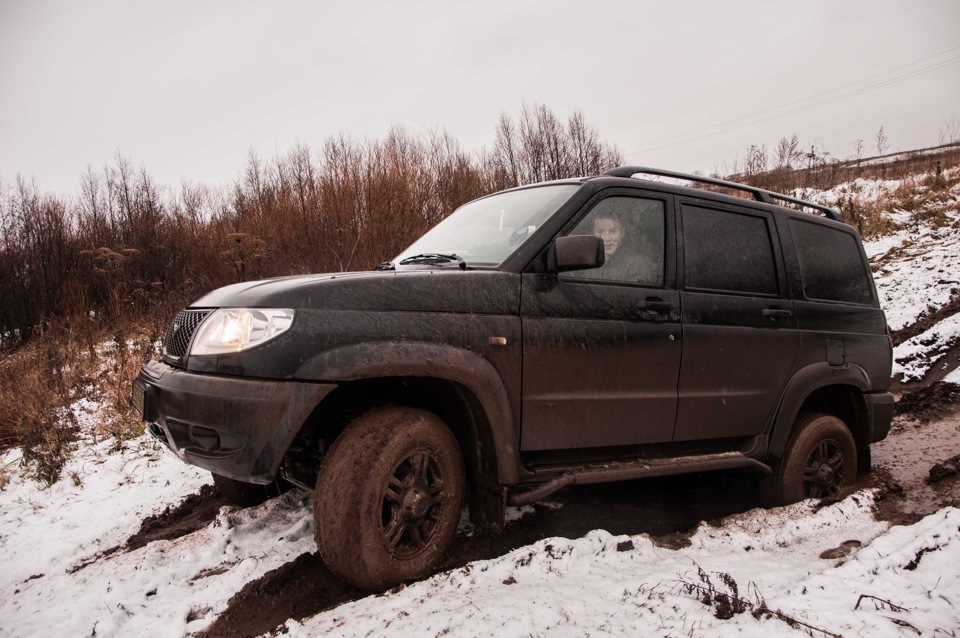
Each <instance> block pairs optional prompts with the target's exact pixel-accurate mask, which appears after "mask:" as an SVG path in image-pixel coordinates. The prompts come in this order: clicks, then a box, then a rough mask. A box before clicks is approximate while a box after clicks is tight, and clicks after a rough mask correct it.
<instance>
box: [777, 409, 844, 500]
mask: <svg viewBox="0 0 960 638" xmlns="http://www.w3.org/2000/svg"><path fill="white" fill-rule="evenodd" d="M856 479H857V446H856V443H855V442H854V440H853V435H852V434H850V430H849V429H848V428H847V426H846V425H845V424H844V422H843V421H841V420H840V419H838V418H837V417H835V416H831V415H829V414H805V415H801V416H800V417H799V418H798V419H797V422H796V424H795V425H794V431H793V435H792V436H791V439H790V443H789V444H788V446H787V450H786V453H785V454H784V456H783V458H782V459H780V461H779V463H777V464H776V466H775V467H774V472H773V475H772V476H770V477H767V479H766V481H767V484H766V485H765V490H764V491H765V496H766V500H768V501H769V502H771V504H773V505H786V504H789V503H796V502H797V501H802V500H803V499H806V498H838V497H839V496H840V495H841V494H842V493H843V492H844V491H845V490H847V489H849V488H851V487H853V484H854V482H855V481H856Z"/></svg>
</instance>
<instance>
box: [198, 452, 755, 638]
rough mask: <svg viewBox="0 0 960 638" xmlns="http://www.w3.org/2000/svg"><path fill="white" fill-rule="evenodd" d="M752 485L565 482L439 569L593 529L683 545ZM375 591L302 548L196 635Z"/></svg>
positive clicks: (278, 619)
mask: <svg viewBox="0 0 960 638" xmlns="http://www.w3.org/2000/svg"><path fill="white" fill-rule="evenodd" d="M755 485H756V484H755V479H754V477H753V476H752V475H751V474H750V473H749V472H747V471H745V470H731V471H724V472H714V473H711V474H692V475H686V476H674V477H662V478H651V479H645V480H640V481H628V482H623V483H609V484H599V485H586V486H579V487H569V488H565V489H564V490H561V491H560V492H558V493H557V494H556V495H554V496H553V497H551V498H550V499H548V500H547V501H545V502H542V503H539V504H537V505H535V506H528V507H526V508H524V510H523V511H524V515H523V516H522V517H521V518H519V520H515V521H513V522H511V523H508V525H507V528H506V530H505V531H504V532H503V533H502V534H499V535H493V534H482V533H479V532H473V533H472V534H470V535H467V534H466V533H461V534H459V535H458V536H457V538H456V539H455V540H454V544H453V546H452V547H451V549H450V552H449V554H448V556H447V558H446V560H445V561H444V562H443V564H442V565H441V566H440V567H439V568H438V569H437V572H438V573H439V572H442V571H447V570H451V569H456V568H458V567H462V566H464V565H466V564H467V563H470V562H473V561H476V560H484V559H490V558H496V557H499V556H503V555H504V554H507V553H509V552H510V551H512V550H514V549H517V548H519V547H523V546H525V545H529V544H531V543H533V542H536V541H538V540H540V539H543V538H547V537H551V536H562V537H565V538H579V537H581V536H583V535H585V534H586V533H588V532H590V531H592V530H594V529H598V528H602V529H605V530H607V531H609V532H610V533H611V534H632V535H634V534H641V533H647V534H650V535H652V536H654V537H655V538H656V539H657V542H658V544H661V545H664V546H667V547H677V546H682V545H684V544H685V543H686V538H687V537H689V535H690V534H692V533H693V531H694V530H695V529H696V528H697V526H698V525H699V524H700V523H701V522H710V521H712V520H717V519H720V518H723V517H725V516H729V515H731V514H735V513H738V512H743V511H746V510H748V509H751V508H752V507H755V506H756V504H757V502H758V496H757V490H756V489H755ZM678 504H680V505H681V506H678ZM376 593H378V592H370V591H363V590H360V589H357V588H354V587H351V586H349V585H347V584H345V583H344V582H343V581H341V580H339V579H338V578H336V577H335V576H334V575H333V574H331V573H330V571H329V570H328V569H327V568H326V567H325V566H324V565H323V561H322V560H321V559H320V556H319V554H318V553H317V552H314V553H310V554H302V555H300V556H299V557H297V558H296V559H295V560H293V561H291V562H289V563H287V564H285V565H283V566H282V567H280V568H278V569H275V570H273V571H271V572H268V573H267V574H264V575H263V576H262V577H260V578H258V579H256V580H254V581H251V582H249V583H247V584H246V585H245V586H244V587H243V588H242V589H241V590H240V591H238V592H237V593H236V594H235V595H234V596H233V597H232V598H231V599H230V601H229V602H228V604H227V609H226V610H225V611H224V612H223V613H221V614H220V615H219V616H218V617H217V619H216V620H215V621H214V622H213V624H211V625H210V626H209V627H208V628H207V629H206V630H205V631H203V632H201V633H200V634H199V636H201V637H202V638H228V637H236V636H259V635H262V634H264V633H268V632H271V631H273V630H274V629H276V628H277V627H278V626H280V625H282V624H283V623H284V622H286V621H287V620H288V619H293V620H301V619H303V618H307V617H310V616H313V615H316V614H318V613H320V612H321V611H324V610H326V609H330V608H333V607H336V606H338V605H342V604H344V603H347V602H350V601H353V600H358V599H360V598H363V597H365V596H368V595H371V594H376Z"/></svg>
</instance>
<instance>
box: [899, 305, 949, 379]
mask: <svg viewBox="0 0 960 638" xmlns="http://www.w3.org/2000/svg"><path fill="white" fill-rule="evenodd" d="M958 341H960V314H956V315H953V316H952V317H947V318H946V319H944V320H943V321H941V322H940V323H938V324H937V325H935V326H933V327H932V328H930V329H929V330H927V331H926V332H923V333H921V334H919V335H917V336H916V337H912V338H910V339H907V340H906V341H904V342H903V343H901V344H900V345H899V346H897V347H896V348H894V350H893V376H894V377H901V378H902V380H903V381H919V380H920V379H922V378H923V377H924V375H926V373H927V371H928V370H929V369H930V367H931V365H932V364H935V363H936V362H937V360H938V359H939V358H940V357H942V356H943V355H945V354H946V353H947V351H949V350H950V348H951V347H952V346H953V345H954V344H956V343H957V342H958ZM954 372H956V371H954Z"/></svg>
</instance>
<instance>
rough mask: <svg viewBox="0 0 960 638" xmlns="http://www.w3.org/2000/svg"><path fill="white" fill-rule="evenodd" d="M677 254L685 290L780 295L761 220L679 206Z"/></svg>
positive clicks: (754, 216) (726, 212) (768, 244)
mask: <svg viewBox="0 0 960 638" xmlns="http://www.w3.org/2000/svg"><path fill="white" fill-rule="evenodd" d="M683 251H684V277H685V279H684V286H685V287H686V288H687V289H700V290H716V291H722V292H738V293H745V294H755V295H778V294H779V293H780V286H779V284H778V283H777V268H776V263H775V261H774V255H773V247H772V244H771V242H770V230H769V227H768V225H767V220H766V218H764V217H759V216H756V215H745V214H738V213H733V212H729V211H722V210H713V209H709V208H701V207H699V206H689V205H685V206H684V207H683Z"/></svg>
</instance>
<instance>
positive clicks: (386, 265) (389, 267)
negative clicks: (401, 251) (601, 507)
mask: <svg viewBox="0 0 960 638" xmlns="http://www.w3.org/2000/svg"><path fill="white" fill-rule="evenodd" d="M396 269H397V267H396V266H394V265H393V262H392V261H385V262H383V263H382V264H380V265H379V266H377V267H376V268H374V270H396Z"/></svg>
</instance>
